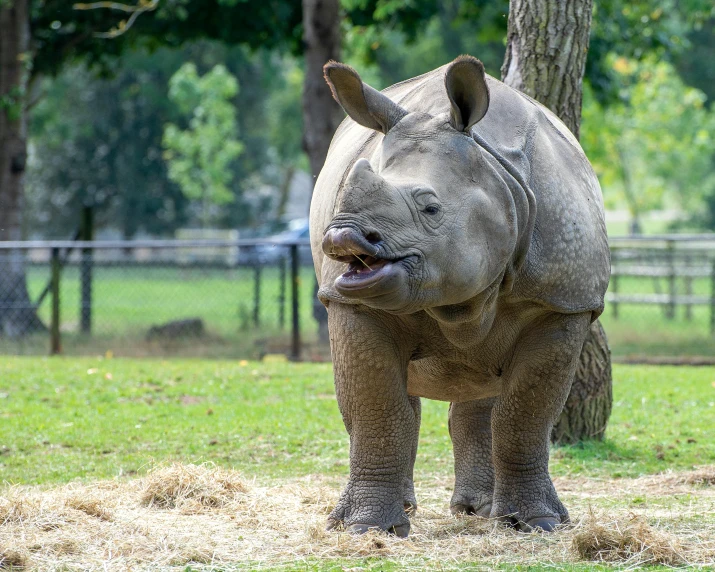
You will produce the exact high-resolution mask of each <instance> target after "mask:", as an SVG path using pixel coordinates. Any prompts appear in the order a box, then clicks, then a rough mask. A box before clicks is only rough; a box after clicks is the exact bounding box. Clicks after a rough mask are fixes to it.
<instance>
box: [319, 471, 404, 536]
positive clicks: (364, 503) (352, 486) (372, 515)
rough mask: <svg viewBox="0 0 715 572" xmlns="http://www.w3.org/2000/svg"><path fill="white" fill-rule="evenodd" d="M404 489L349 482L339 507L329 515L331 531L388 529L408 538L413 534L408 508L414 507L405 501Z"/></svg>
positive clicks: (387, 530)
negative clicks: (406, 510) (342, 529)
mask: <svg viewBox="0 0 715 572" xmlns="http://www.w3.org/2000/svg"><path fill="white" fill-rule="evenodd" d="M400 489H401V487H395V488H394V489H392V488H386V487H384V485H383V486H380V485H374V484H372V483H370V484H367V485H366V484H364V483H348V486H347V487H346V488H345V490H344V491H343V494H342V495H341V497H340V500H339V501H338V504H337V506H336V507H335V508H334V509H333V511H332V512H331V513H330V515H329V516H328V522H327V530H333V529H335V528H340V527H342V528H344V529H345V530H348V531H350V532H353V533H355V534H363V533H365V532H367V531H368V530H384V531H385V532H388V533H391V534H395V535H397V536H400V537H403V538H404V537H406V536H407V535H408V534H409V532H410V521H409V519H408V518H407V513H406V512H405V509H406V507H407V505H408V504H409V505H410V507H412V506H413V505H412V502H409V503H408V501H407V500H403V495H402V494H401V493H402V492H403V491H402V490H400ZM413 496H414V495H413ZM416 507H417V503H416V501H414V508H416Z"/></svg>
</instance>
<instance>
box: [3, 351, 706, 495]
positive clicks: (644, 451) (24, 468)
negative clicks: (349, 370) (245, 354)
mask: <svg viewBox="0 0 715 572" xmlns="http://www.w3.org/2000/svg"><path fill="white" fill-rule="evenodd" d="M0 367H1V368H2V371H3V376H2V378H1V379H0V395H2V398H3V438H2V441H0V451H2V452H3V454H2V456H0V463H1V465H0V466H1V467H2V470H3V479H4V480H5V481H7V482H10V483H23V484H30V483H52V482H66V481H71V480H72V479H75V478H86V479H96V478H110V477H113V476H116V475H119V474H131V473H134V472H136V471H142V470H146V468H147V467H149V466H151V463H153V462H164V461H168V460H180V461H183V462H202V461H215V462H216V463H219V464H220V465H223V466H229V467H231V466H233V467H237V468H239V469H240V470H241V471H242V472H244V473H245V474H246V475H247V476H252V475H256V476H257V477H259V478H260V479H262V480H268V481H269V480H271V479H275V478H286V477H291V478H294V477H297V476H302V475H308V474H316V473H320V474H324V475H328V476H345V475H347V472H348V446H349V444H348V436H347V434H346V433H345V431H344V429H343V426H342V420H341V418H340V413H339V411H338V407H337V403H336V402H335V399H334V389H333V381H332V370H331V366H330V364H292V363H291V364H289V363H258V362H236V361H234V362H221V361H190V360H180V361H169V362H167V361H155V360H126V359H100V358H85V359H62V358H55V359H42V360H38V359H35V358H12V357H11V358H8V357H4V358H2V363H1V364H0ZM714 375H715V369H713V368H686V367H680V368H676V367H643V366H615V367H614V408H613V416H612V418H611V422H610V424H609V428H608V431H607V435H606V437H607V438H606V441H605V442H603V443H590V444H587V445H586V446H584V447H565V448H560V449H557V450H556V451H555V452H554V454H553V455H552V463H551V468H552V472H553V473H554V474H556V475H563V474H569V475H587V476H590V477H618V476H622V477H626V476H628V477H634V476H638V475H642V474H653V473H659V472H662V471H665V470H686V469H690V468H692V467H693V466H694V465H703V464H712V463H713V462H715V439H713V426H712V422H711V420H712V415H713V412H714V411H715V409H714V408H713V402H714V401H715V389H713V387H712V385H711V382H712V380H713V376H714ZM447 408H448V404H447V403H441V402H436V401H429V400H424V401H423V413H422V430H421V436H420V450H419V453H418V457H417V465H416V468H415V471H416V475H417V478H418V480H421V481H424V480H427V479H430V480H431V478H432V477H437V478H438V479H439V480H442V479H449V478H450V476H451V474H452V461H451V459H452V451H451V445H450V440H449V433H448V429H447ZM446 494H447V493H445V495H446ZM445 498H447V497H446V496H445Z"/></svg>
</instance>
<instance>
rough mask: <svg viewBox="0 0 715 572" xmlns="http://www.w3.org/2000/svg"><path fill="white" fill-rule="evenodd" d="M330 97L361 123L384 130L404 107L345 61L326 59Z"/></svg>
mask: <svg viewBox="0 0 715 572" xmlns="http://www.w3.org/2000/svg"><path fill="white" fill-rule="evenodd" d="M323 75H324V76H325V81H326V82H328V85H329V86H330V91H332V92H333V97H334V98H335V101H337V102H338V103H339V104H340V106H341V107H342V108H343V109H344V110H345V113H347V114H348V115H349V116H350V117H351V118H352V119H354V120H355V121H357V122H358V123H359V124H360V125H362V126H364V127H369V128H370V129H375V130H376V131H381V132H382V133H385V134H387V132H388V131H389V130H390V129H392V128H393V127H394V126H395V124H396V123H397V122H398V121H399V120H400V119H402V118H403V117H404V116H405V115H407V113H408V111H407V110H406V109H403V108H402V107H400V106H399V105H397V104H396V103H395V102H394V101H392V100H391V99H390V98H389V97H387V96H386V95H384V94H382V93H380V92H379V91H377V90H376V89H373V88H372V87H370V86H369V85H367V84H366V83H363V81H362V80H361V79H360V76H359V75H358V73H357V72H356V71H355V70H354V69H353V68H351V67H350V66H346V65H345V64H341V63H340V62H334V61H332V60H331V61H329V62H328V63H327V64H325V66H323Z"/></svg>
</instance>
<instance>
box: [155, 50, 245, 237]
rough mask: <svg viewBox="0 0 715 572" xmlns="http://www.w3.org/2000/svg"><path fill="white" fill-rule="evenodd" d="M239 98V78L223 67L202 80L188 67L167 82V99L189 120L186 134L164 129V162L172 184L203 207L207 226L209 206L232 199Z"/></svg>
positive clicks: (238, 147) (238, 148)
mask: <svg viewBox="0 0 715 572" xmlns="http://www.w3.org/2000/svg"><path fill="white" fill-rule="evenodd" d="M237 93H238V82H237V81H236V78H235V77H234V76H233V75H231V74H230V73H229V72H228V70H227V69H226V68H225V67H224V66H222V65H216V66H215V67H214V68H213V69H212V70H211V71H209V72H208V73H206V74H205V75H204V76H199V75H198V72H197V71H196V65H195V64H193V63H185V64H184V65H182V66H181V67H180V68H179V69H178V70H177V72H176V73H175V74H174V75H173V76H172V78H171V80H170V81H169V99H170V100H171V101H172V102H173V103H174V104H175V105H176V106H177V108H178V109H179V110H180V111H181V113H183V114H185V115H188V116H189V117H190V118H189V120H188V128H187V129H180V128H179V127H177V126H176V125H175V124H173V123H169V124H167V125H166V127H165V128H164V139H163V143H164V148H165V149H166V151H165V153H164V158H165V159H166V161H167V163H168V166H169V178H170V179H171V180H172V181H174V182H175V183H177V184H178V185H179V187H181V190H182V191H183V193H184V194H185V195H186V197H187V198H189V199H193V200H200V201H201V202H202V203H203V213H204V214H203V216H202V221H203V223H204V224H207V223H208V221H209V218H208V217H209V211H208V208H209V205H210V204H217V205H221V204H225V203H229V202H231V201H232V200H233V198H234V195H233V192H232V191H231V189H230V188H229V186H230V185H231V183H232V181H233V173H232V172H231V169H230V165H231V162H232V161H233V160H234V159H236V158H237V157H238V156H239V155H240V154H241V152H242V151H243V145H242V144H241V143H240V142H239V141H238V139H237V138H236V134H237V131H238V126H237V122H236V108H235V107H234V104H233V101H232V100H233V98H234V97H235V96H236V94H237Z"/></svg>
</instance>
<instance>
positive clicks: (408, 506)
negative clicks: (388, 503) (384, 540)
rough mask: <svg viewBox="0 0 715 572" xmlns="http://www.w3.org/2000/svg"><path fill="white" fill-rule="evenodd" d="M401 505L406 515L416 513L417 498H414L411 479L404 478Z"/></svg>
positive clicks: (413, 487) (413, 485)
mask: <svg viewBox="0 0 715 572" xmlns="http://www.w3.org/2000/svg"><path fill="white" fill-rule="evenodd" d="M402 489H403V490H402V497H403V499H404V500H403V501H402V505H403V507H404V509H405V512H406V513H407V514H408V515H412V514H414V513H415V512H416V511H417V497H416V496H415V484H414V482H413V481H412V479H411V478H409V477H405V480H404V483H403V485H402ZM398 536H399V534H398Z"/></svg>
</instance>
